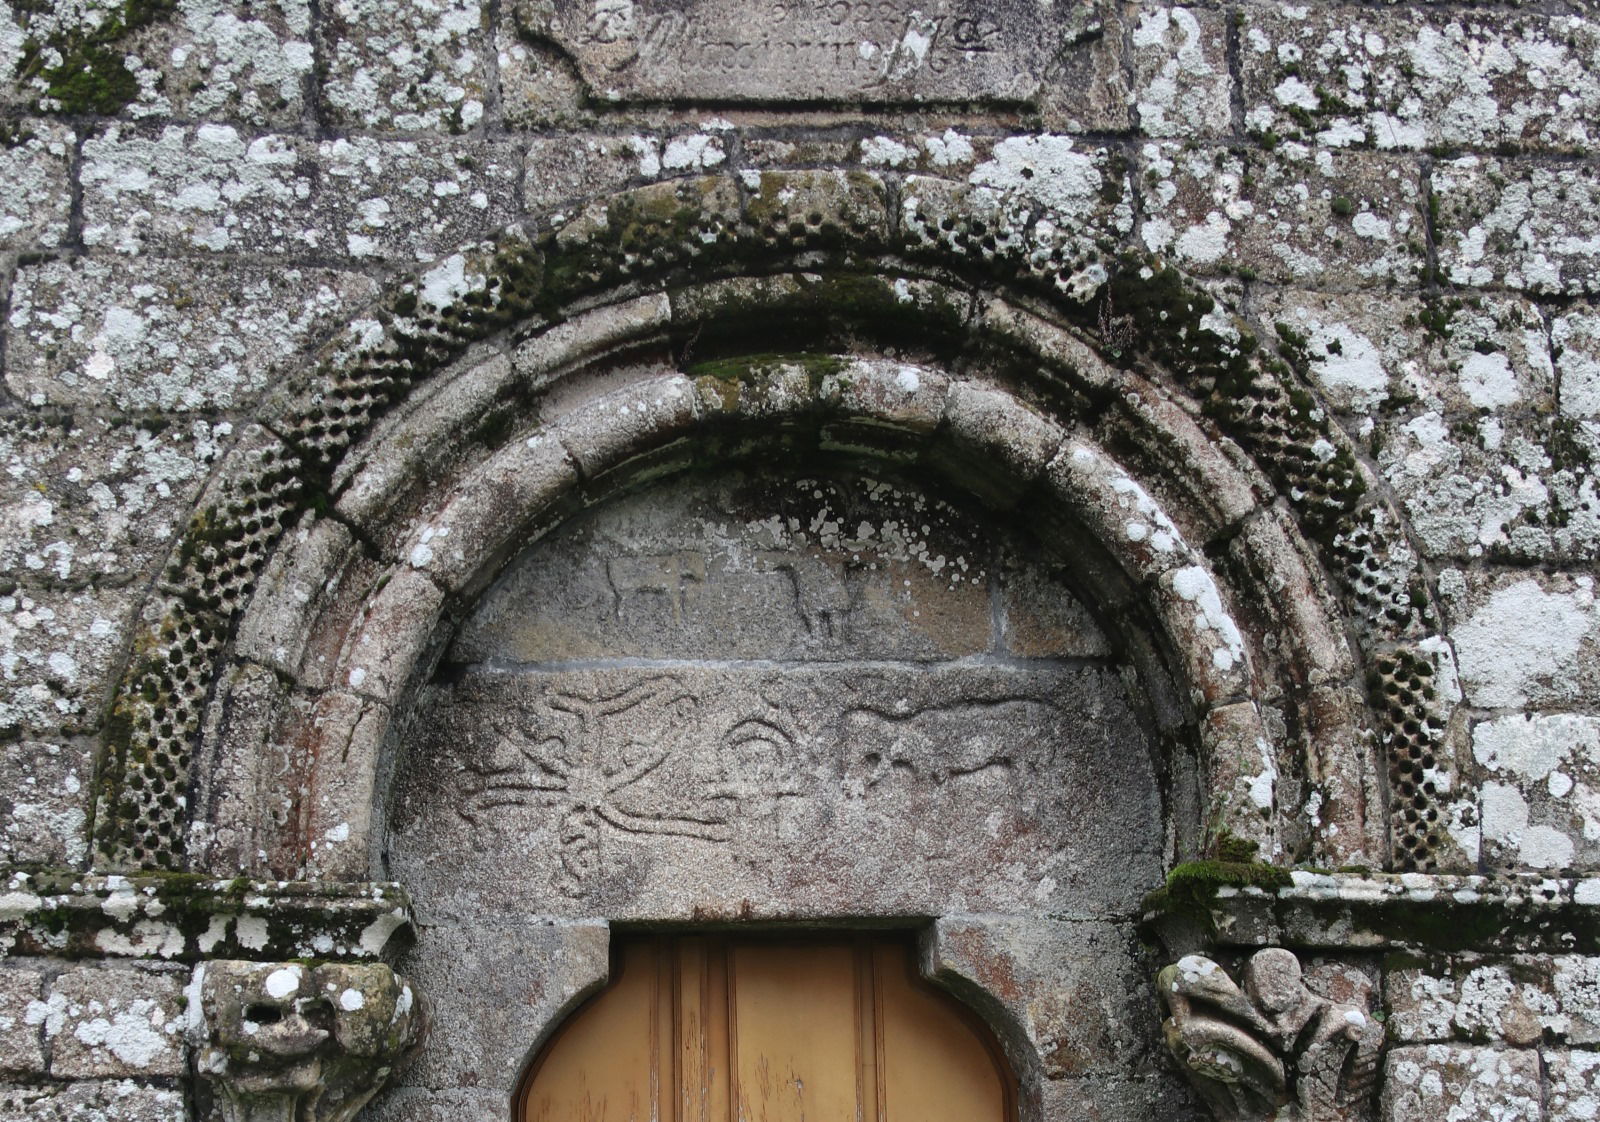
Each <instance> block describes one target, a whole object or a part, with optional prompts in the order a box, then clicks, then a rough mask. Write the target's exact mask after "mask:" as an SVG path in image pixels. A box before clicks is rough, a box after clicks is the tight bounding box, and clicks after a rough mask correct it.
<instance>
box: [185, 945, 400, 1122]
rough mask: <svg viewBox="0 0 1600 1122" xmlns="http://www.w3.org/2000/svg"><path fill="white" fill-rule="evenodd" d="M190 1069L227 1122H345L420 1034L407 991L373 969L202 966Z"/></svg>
mask: <svg viewBox="0 0 1600 1122" xmlns="http://www.w3.org/2000/svg"><path fill="white" fill-rule="evenodd" d="M200 1003H201V1015H202V1021H203V1032H204V1034H205V1036H204V1040H203V1041H202V1042H201V1044H200V1047H199V1048H198V1049H197V1052H196V1056H197V1059H196V1066H197V1067H198V1069H199V1072H200V1074H201V1075H203V1076H205V1077H207V1078H208V1079H210V1080H211V1081H212V1083H213V1085H214V1087H215V1089H216V1091H217V1098H218V1101H219V1104H220V1105H221V1108H222V1111H223V1117H224V1118H225V1119H226V1120H227V1122H346V1120H347V1119H349V1118H351V1117H352V1116H354V1114H355V1113H356V1111H358V1110H360V1109H361V1107H362V1106H364V1105H365V1104H366V1102H367V1101H368V1100H369V1099H371V1098H372V1096H373V1095H375V1094H377V1092H378V1091H379V1090H380V1089H381V1088H382V1087H383V1086H384V1084H385V1083H386V1082H387V1081H388V1079H389V1077H390V1075H391V1074H393V1072H394V1070H395V1068H396V1067H397V1066H398V1064H399V1063H400V1061H401V1060H402V1059H403V1058H404V1057H405V1055H406V1053H407V1051H409V1049H410V1048H411V1046H412V1045H413V1044H415V1043H416V1041H417V1039H418V1037H419V1035H420V1029H421V1021H420V1018H419V1016H418V1009H417V1006H416V998H415V995H414V994H413V992H412V989H411V986H410V984H409V983H408V982H407V981H406V980H405V979H404V978H402V977H401V976H400V975H398V974H396V973H395V972H394V971H393V970H390V969H389V968H388V967H387V966H383V965H378V964H360V965H350V964H340V963H330V964H327V965H323V966H306V965H302V964H300V963H293V962H288V963H274V962H208V963H207V964H206V965H205V968H204V973H203V976H202V978H201V982H200Z"/></svg>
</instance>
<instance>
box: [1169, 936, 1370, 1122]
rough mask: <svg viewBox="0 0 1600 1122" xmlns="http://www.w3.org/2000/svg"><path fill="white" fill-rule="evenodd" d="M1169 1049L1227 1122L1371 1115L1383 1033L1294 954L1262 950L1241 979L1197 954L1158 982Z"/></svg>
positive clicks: (1323, 1121) (1330, 1120) (1325, 1121)
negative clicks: (1289, 1112) (1316, 980)
mask: <svg viewBox="0 0 1600 1122" xmlns="http://www.w3.org/2000/svg"><path fill="white" fill-rule="evenodd" d="M1157 986H1158V989H1159V992H1160V996H1161V1005H1162V1008H1163V1010H1164V1011H1165V1012H1166V1014H1167V1019H1166V1021H1165V1022H1164V1023H1163V1025H1162V1030H1163V1033H1164V1035H1165V1037H1166V1041H1167V1047H1168V1048H1170V1049H1171V1050H1172V1053H1173V1055H1174V1056H1176V1057H1177V1059H1178V1062H1179V1063H1181V1064H1182V1065H1183V1068H1184V1071H1185V1072H1186V1073H1187V1074H1188V1076H1189V1078H1190V1080H1191V1081H1192V1082H1193V1083H1194V1085H1195V1087H1196V1088H1197V1089H1198V1090H1199V1092H1200V1094H1201V1096H1202V1097H1203V1098H1204V1099H1205V1101H1206V1102H1207V1103H1208V1104H1209V1105H1210V1106H1211V1109H1212V1111H1213V1112H1214V1113H1215V1114H1216V1116H1217V1117H1218V1118H1219V1119H1222V1120H1224V1122H1254V1120H1258V1119H1259V1120H1263V1122H1265V1120H1267V1119H1277V1118H1281V1117H1283V1115H1281V1114H1280V1113H1279V1110H1280V1108H1282V1107H1285V1106H1289V1105H1291V1104H1293V1105H1295V1106H1298V1108H1299V1113H1298V1115H1297V1116H1296V1117H1297V1118H1298V1119H1299V1122H1336V1120H1337V1122H1345V1120H1354V1119H1359V1118H1362V1117H1364V1115H1365V1111H1366V1104H1367V1102H1368V1100H1369V1099H1370V1097H1371V1093H1372V1088H1373V1085H1374V1082H1375V1080H1376V1077H1377V1070H1378V1059H1379V1055H1380V1053H1381V1051H1382V1048H1383V1035H1384V1034H1383V1026H1382V1025H1381V1024H1379V1023H1377V1022H1376V1021H1374V1020H1373V1019H1372V1017H1371V1016H1370V1015H1369V1014H1368V1012H1367V1011H1366V1010H1365V1009H1364V1008H1362V1007H1361V1006H1359V1005H1357V1004H1353V1003H1350V1004H1346V1003H1338V1002H1333V1001H1330V1000H1328V999H1327V998H1325V997H1322V996H1321V995H1319V994H1316V993H1313V992H1312V991H1311V989H1310V988H1308V987H1307V986H1306V983H1305V979H1304V977H1303V975H1302V972H1301V968H1300V962H1299V960H1298V959H1297V958H1295V956H1294V955H1293V954H1292V953H1291V952H1289V951H1286V950H1281V949H1278V948H1269V949H1267V950H1263V951H1257V952H1256V954H1255V955H1254V956H1252V957H1251V959H1250V961H1249V963H1248V964H1247V965H1246V966H1245V969H1244V984H1243V985H1242V986H1241V985H1239V984H1237V983H1235V982H1234V980H1233V979H1232V978H1230V977H1229V976H1228V975H1227V973H1226V972H1225V971H1224V970H1223V969H1222V967H1220V966H1218V965H1217V964H1216V963H1215V962H1213V961H1211V960H1210V959H1209V958H1204V957H1202V956H1200V955H1189V956H1186V957H1184V958H1182V959H1180V960H1178V962H1177V963H1175V964H1174V965H1172V966H1168V967H1167V968H1166V969H1165V970H1163V971H1161V974H1160V975H1159V977H1158V979H1157Z"/></svg>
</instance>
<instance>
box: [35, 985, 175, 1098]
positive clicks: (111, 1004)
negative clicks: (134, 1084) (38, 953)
mask: <svg viewBox="0 0 1600 1122" xmlns="http://www.w3.org/2000/svg"><path fill="white" fill-rule="evenodd" d="M187 981H188V975H187V973H186V972H182V973H172V972H166V971H162V972H158V971H156V970H148V969H137V968H134V969H127V968H119V967H111V966H78V967H73V968H72V969H69V970H67V971H65V972H64V973H62V974H61V975H60V976H59V977H58V978H56V980H55V982H54V983H53V984H52V985H51V987H50V994H49V997H48V998H47V999H46V1000H45V1001H44V1002H43V1004H42V1007H41V1008H40V1009H39V1010H38V1012H37V1013H36V1014H35V1015H36V1016H38V1017H39V1018H40V1019H42V1021H43V1024H44V1031H45V1037H46V1039H47V1040H48V1041H49V1045H50V1072H51V1074H52V1075H55V1076H57V1077H60V1078H67V1079H95V1078H101V1077H105V1076H143V1077H150V1076H173V1075H182V1074H183V1073H184V1071H185V1069H186V1067H187V1060H186V1056H185V1045H184V1028H185V1024H186V1022H185V1018H184V1013H183V1011H182V1004H181V996H182V990H183V987H184V985H185V983H186V982H187Z"/></svg>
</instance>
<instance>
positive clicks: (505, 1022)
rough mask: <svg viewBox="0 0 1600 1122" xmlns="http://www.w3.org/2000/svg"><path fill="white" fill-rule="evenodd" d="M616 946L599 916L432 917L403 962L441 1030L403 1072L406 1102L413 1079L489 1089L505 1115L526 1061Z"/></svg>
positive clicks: (596, 978) (603, 970)
mask: <svg viewBox="0 0 1600 1122" xmlns="http://www.w3.org/2000/svg"><path fill="white" fill-rule="evenodd" d="M609 947H610V935H609V932H608V930H607V928H606V925H605V924H603V923H598V922H595V921H574V922H567V921H552V920H541V919H531V920H529V919H518V920H517V921H515V922H514V923H507V924H499V923H488V922H481V921H480V922H474V923H472V924H467V925H463V926H454V925H433V924H424V925H423V926H422V927H421V929H420V930H419V931H418V933H417V944H416V947H415V948H414V949H413V950H412V951H411V953H410V954H409V955H408V956H407V957H406V959H405V960H404V961H403V962H402V964H401V965H402V968H403V969H405V970H407V971H408V972H410V973H411V974H412V975H413V976H414V977H415V978H416V981H417V986H418V987H419V989H420V990H421V992H422V993H424V994H426V995H427V999H428V1005H429V1016H430V1017H431V1018H432V1030H431V1033H430V1035H429V1037H428V1039H427V1040H426V1041H425V1042H424V1043H423V1046H422V1048H421V1050H420V1051H419V1052H418V1054H417V1058H416V1060H415V1061H414V1062H413V1063H412V1064H411V1066H410V1067H409V1068H407V1069H406V1070H405V1071H403V1072H402V1073H401V1075H400V1083H401V1090H400V1092H399V1095H400V1097H401V1098H402V1100H403V1099H404V1098H405V1097H406V1096H405V1094H404V1088H406V1087H418V1088H421V1087H428V1088H445V1089H458V1088H459V1089H466V1088H481V1089H483V1090H485V1091H489V1092H492V1093H494V1094H497V1095H498V1096H499V1103H500V1107H499V1109H500V1111H501V1113H503V1112H504V1110H505V1105H504V1104H505V1102H506V1100H507V1097H508V1096H509V1095H510V1094H511V1092H512V1091H513V1090H514V1089H515V1087H516V1083H517V1079H518V1077H519V1076H520V1075H521V1074H522V1072H523V1070H524V1066H525V1065H526V1063H527V1061H528V1060H529V1059H530V1058H531V1057H532V1056H533V1055H534V1054H535V1053H536V1052H537V1051H538V1049H539V1048H540V1047H541V1046H542V1045H543V1044H544V1042H545V1041H546V1040H548V1039H549V1036H550V1033H552V1032H553V1031H554V1030H555V1029H556V1027H557V1026H558V1025H559V1024H560V1023H561V1020H562V1018H563V1017H565V1016H566V1015H568V1014H569V1013H571V1012H572V1010H573V1009H575V1008H576V1007H577V1005H578V1004H579V1003H580V1002H581V1001H582V1000H583V999H584V998H586V997H587V996H589V994H590V993H592V992H594V991H595V990H596V989H598V988H599V987H600V986H602V985H603V984H604V983H605V981H606V978H607V972H608V970H609V969H610V967H609V961H608V957H607V956H608V948H609ZM411 1116H412V1115H411V1114H409V1113H402V1114H401V1115H400V1117H411ZM421 1117H424V1118H425V1117H428V1115H426V1114H424V1115H422V1116H421Z"/></svg>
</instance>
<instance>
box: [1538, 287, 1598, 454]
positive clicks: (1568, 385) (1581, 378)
mask: <svg viewBox="0 0 1600 1122" xmlns="http://www.w3.org/2000/svg"><path fill="white" fill-rule="evenodd" d="M1550 342H1551V344H1552V346H1553V347H1554V349H1555V355H1556V371H1557V373H1558V374H1559V375H1560V378H1561V389H1560V400H1561V413H1562V415H1563V416H1565V417H1581V418H1595V417H1600V309H1597V308H1596V307H1595V306H1594V305H1593V304H1578V305H1575V306H1573V307H1571V308H1568V309H1565V310H1564V311H1562V312H1560V313H1558V314H1557V315H1555V316H1554V317H1553V318H1552V319H1551V322H1550ZM1589 427H1590V431H1591V432H1592V431H1593V427H1592V425H1591V426H1589Z"/></svg>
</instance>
